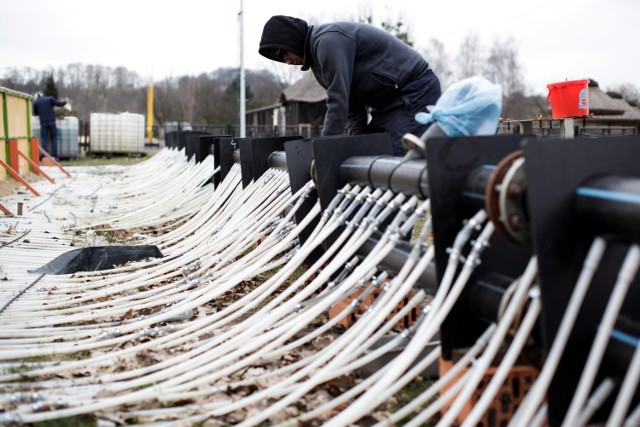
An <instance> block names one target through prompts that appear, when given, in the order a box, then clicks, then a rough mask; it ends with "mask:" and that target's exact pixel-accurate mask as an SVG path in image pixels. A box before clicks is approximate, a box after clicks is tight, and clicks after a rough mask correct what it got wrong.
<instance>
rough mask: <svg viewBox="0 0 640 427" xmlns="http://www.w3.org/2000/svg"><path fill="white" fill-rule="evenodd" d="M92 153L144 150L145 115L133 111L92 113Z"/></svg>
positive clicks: (138, 151) (136, 151)
mask: <svg viewBox="0 0 640 427" xmlns="http://www.w3.org/2000/svg"><path fill="white" fill-rule="evenodd" d="M89 125H90V129H91V130H90V134H91V152H92V153H142V152H144V116H143V115H142V114H133V113H118V114H109V113H91V118H90V124H89Z"/></svg>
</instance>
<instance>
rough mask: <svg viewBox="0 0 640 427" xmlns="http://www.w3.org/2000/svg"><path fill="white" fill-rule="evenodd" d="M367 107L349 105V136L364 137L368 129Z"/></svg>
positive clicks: (358, 104)
mask: <svg viewBox="0 0 640 427" xmlns="http://www.w3.org/2000/svg"><path fill="white" fill-rule="evenodd" d="M367 119H368V117H367V106H366V105H364V104H360V103H354V102H353V101H351V102H350V103H349V115H348V116H347V133H348V134H349V135H362V134H363V133H366V129H367Z"/></svg>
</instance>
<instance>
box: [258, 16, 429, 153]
mask: <svg viewBox="0 0 640 427" xmlns="http://www.w3.org/2000/svg"><path fill="white" fill-rule="evenodd" d="M259 53H260V54H261V55H262V56H265V57H266V58H269V59H271V60H274V61H278V62H284V63H286V64H289V65H302V68H301V69H302V70H303V71H305V70H308V69H311V71H312V72H313V74H314V76H315V78H316V80H317V81H318V83H319V84H320V85H321V86H322V87H323V88H324V89H325V90H326V91H327V114H326V116H325V119H324V125H323V130H322V135H323V136H326V135H340V134H344V133H347V134H349V135H358V134H363V133H374V132H383V131H386V132H389V133H390V134H391V138H392V141H393V153H394V155H398V156H401V155H403V154H404V150H403V148H402V143H401V140H402V137H403V136H404V135H405V134H406V133H413V134H415V135H417V136H421V135H422V133H424V131H425V130H426V129H427V128H428V127H429V126H430V124H421V123H418V122H416V120H415V115H416V113H418V112H420V111H426V107H427V105H434V104H435V103H436V101H437V100H438V98H439V97H440V94H441V89H440V81H439V80H438V77H437V76H436V75H435V73H434V72H433V71H432V70H431V69H430V68H429V65H428V63H427V61H426V60H425V59H424V58H423V56H422V55H421V54H420V53H418V52H417V51H416V50H414V49H413V48H411V47H410V46H408V45H407V44H405V43H403V42H402V41H400V40H399V39H397V38H396V37H395V36H393V35H391V34H389V33H387V32H386V31H383V30H382V29H379V28H376V27H374V26H372V25H369V24H363V23H356V22H335V23H329V24H322V25H311V26H310V25H308V24H307V22H306V21H303V20H302V19H299V18H294V17H291V16H283V15H277V16H273V17H271V18H270V19H269V20H268V21H267V23H266V24H265V26H264V29H263V32H262V38H261V40H260V48H259ZM368 109H369V110H368ZM368 111H370V113H371V121H370V122H369V123H367V120H368V116H367V112H368Z"/></svg>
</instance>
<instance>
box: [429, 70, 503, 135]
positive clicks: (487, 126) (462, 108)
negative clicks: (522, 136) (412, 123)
mask: <svg viewBox="0 0 640 427" xmlns="http://www.w3.org/2000/svg"><path fill="white" fill-rule="evenodd" d="M427 110H428V111H429V112H428V113H424V112H420V113H418V114H416V121H417V122H419V123H422V124H426V123H432V122H435V123H438V126H440V128H441V129H442V130H443V131H444V133H446V134H447V136H450V137H455V136H477V135H493V134H495V133H496V129H497V128H498V122H499V119H500V111H501V110H502V89H501V88H500V86H498V85H495V84H493V83H491V82H490V81H488V80H487V79H485V78H484V77H479V76H475V77H469V78H467V79H464V80H461V81H459V82H457V83H455V84H453V85H451V86H450V87H449V89H447V90H446V91H445V93H443V94H442V96H441V97H440V99H438V102H436V105H435V106H433V105H431V106H428V107H427Z"/></svg>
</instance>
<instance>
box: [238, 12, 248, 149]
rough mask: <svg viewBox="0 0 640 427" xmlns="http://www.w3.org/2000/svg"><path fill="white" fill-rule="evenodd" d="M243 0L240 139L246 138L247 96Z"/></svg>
mask: <svg viewBox="0 0 640 427" xmlns="http://www.w3.org/2000/svg"><path fill="white" fill-rule="evenodd" d="M242 3H243V0H240V12H239V13H238V23H239V26H240V113H239V114H240V138H244V137H246V131H247V129H246V127H247V125H246V119H247V118H246V94H245V75H244V8H243V4H242Z"/></svg>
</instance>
